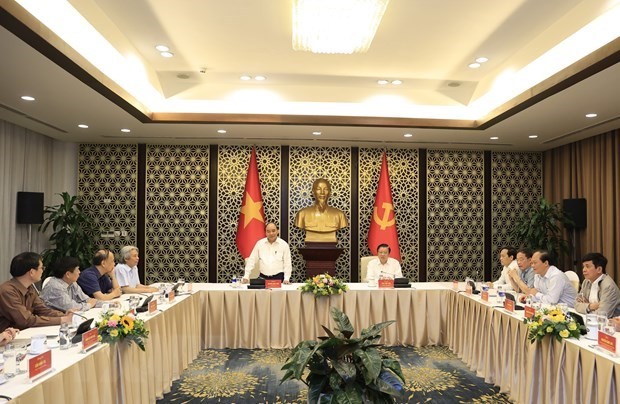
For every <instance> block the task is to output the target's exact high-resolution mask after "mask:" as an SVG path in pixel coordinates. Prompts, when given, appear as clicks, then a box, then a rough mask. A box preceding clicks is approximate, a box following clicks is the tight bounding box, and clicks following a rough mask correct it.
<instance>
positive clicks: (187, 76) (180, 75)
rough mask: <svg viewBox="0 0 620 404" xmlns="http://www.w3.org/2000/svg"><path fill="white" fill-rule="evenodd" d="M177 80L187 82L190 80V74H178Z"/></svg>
mask: <svg viewBox="0 0 620 404" xmlns="http://www.w3.org/2000/svg"><path fill="white" fill-rule="evenodd" d="M177 78H179V79H181V80H187V79H189V74H187V73H179V74H177Z"/></svg>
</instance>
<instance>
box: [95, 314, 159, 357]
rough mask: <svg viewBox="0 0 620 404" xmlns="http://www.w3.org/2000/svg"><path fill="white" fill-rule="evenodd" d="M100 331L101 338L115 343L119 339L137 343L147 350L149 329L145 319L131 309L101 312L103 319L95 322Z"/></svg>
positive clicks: (139, 346)
mask: <svg viewBox="0 0 620 404" xmlns="http://www.w3.org/2000/svg"><path fill="white" fill-rule="evenodd" d="M95 326H96V327H97V330H98V332H99V340H100V341H103V342H107V343H109V344H114V343H116V342H117V341H127V342H128V343H129V345H131V343H132V342H133V343H135V344H136V345H137V346H138V348H140V349H141V350H143V351H144V350H145V347H144V341H145V340H146V339H147V338H148V337H149V330H147V329H146V327H145V326H144V321H143V320H140V319H139V318H137V317H136V316H135V315H134V314H133V313H132V312H131V311H125V312H118V311H108V312H104V313H102V314H101V321H99V322H97V324H95Z"/></svg>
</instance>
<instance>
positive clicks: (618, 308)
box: [575, 253, 620, 317]
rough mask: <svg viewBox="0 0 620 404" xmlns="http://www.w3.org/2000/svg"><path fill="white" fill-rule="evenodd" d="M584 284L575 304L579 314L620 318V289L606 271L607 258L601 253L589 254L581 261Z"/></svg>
mask: <svg viewBox="0 0 620 404" xmlns="http://www.w3.org/2000/svg"><path fill="white" fill-rule="evenodd" d="M581 265H582V267H583V277H584V278H585V279H584V280H583V283H582V284H581V292H580V293H579V296H577V300H576V302H575V310H576V311H578V312H579V313H596V314H599V315H603V316H607V317H616V316H620V289H618V286H617V285H616V282H614V280H613V279H611V278H610V277H609V276H608V275H607V273H606V271H605V267H606V266H607V258H605V257H604V256H603V254H601V253H588V254H586V255H584V256H583V259H582V260H581Z"/></svg>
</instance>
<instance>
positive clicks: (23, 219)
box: [17, 192, 43, 224]
mask: <svg viewBox="0 0 620 404" xmlns="http://www.w3.org/2000/svg"><path fill="white" fill-rule="evenodd" d="M17 223H20V224H41V223H43V192H18V193H17Z"/></svg>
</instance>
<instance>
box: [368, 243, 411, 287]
mask: <svg viewBox="0 0 620 404" xmlns="http://www.w3.org/2000/svg"><path fill="white" fill-rule="evenodd" d="M390 251H391V250H390V246H389V245H387V244H379V247H377V256H378V257H379V258H375V259H374V260H371V261H370V262H369V263H368V270H367V272H366V279H367V280H368V281H370V280H379V279H380V278H382V277H383V278H389V279H394V278H402V277H403V271H402V270H401V268H400V263H399V262H398V261H397V260H395V259H394V258H390Z"/></svg>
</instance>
